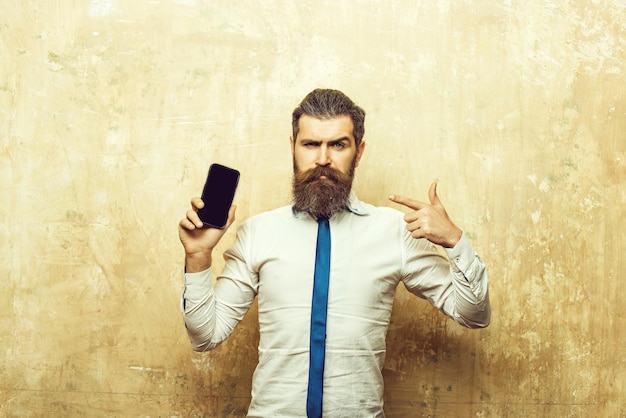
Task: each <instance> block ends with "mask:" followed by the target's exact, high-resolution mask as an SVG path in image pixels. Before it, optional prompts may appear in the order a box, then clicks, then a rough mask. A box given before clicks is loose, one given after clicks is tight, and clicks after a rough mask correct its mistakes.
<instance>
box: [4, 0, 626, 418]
mask: <svg viewBox="0 0 626 418" xmlns="http://www.w3.org/2000/svg"><path fill="white" fill-rule="evenodd" d="M0 10H2V11H1V12H0V178H1V183H0V199H1V204H0V331H1V333H0V347H1V350H0V415H2V416H20V417H28V416H33V417H35V416H181V417H182V416H185V417H187V416H209V417H212V416H220V417H221V416H242V415H243V414H244V413H245V408H246V406H247V403H248V400H249V391H250V379H251V374H252V370H253V367H254V365H255V362H256V344H257V338H258V336H257V329H256V325H255V319H256V312H255V311H254V310H253V311H251V312H250V313H249V315H248V316H247V317H246V319H245V320H244V322H243V324H242V326H241V327H240V328H239V329H238V330H237V332H236V333H235V335H234V336H233V337H231V339H230V340H229V341H228V342H227V343H226V344H225V345H224V346H223V347H221V348H220V349H218V350H216V351H214V352H212V353H210V354H204V355H200V354H195V353H193V352H192V351H191V349H190V347H189V344H188V341H187V337H186V334H185V330H184V328H183V325H182V321H181V315H180V313H179V305H178V304H179V295H180V291H181V283H182V276H181V271H182V268H181V261H182V249H181V247H180V245H179V243H178V239H177V233H176V224H177V222H178V220H179V219H180V217H181V216H183V214H184V212H185V210H186V208H187V206H188V200H189V198H190V197H191V196H192V195H196V194H198V193H199V192H200V189H201V187H202V183H203V181H204V176H205V172H206V170H207V168H208V166H209V164H210V163H211V162H213V161H219V162H222V163H225V164H228V165H232V166H235V167H238V168H239V169H241V171H242V179H241V186H240V189H239V191H238V195H237V204H238V205H239V211H238V216H239V220H243V219H245V218H247V217H249V216H251V215H253V214H256V213H259V212H260V211H263V210H266V209H269V208H272V207H275V206H277V205H282V204H285V203H287V202H288V200H289V193H290V176H291V162H290V154H289V147H288V137H289V134H290V112H291V110H292V109H293V107H294V106H295V105H296V104H297V102H298V101H299V100H300V99H301V98H302V97H303V96H304V95H305V94H306V93H308V92H309V91H310V90H311V89H313V88H315V87H318V86H322V87H334V88H339V89H341V90H343V91H345V92H346V93H347V94H349V95H350V96H352V97H353V98H354V99H355V100H356V101H357V102H358V103H360V104H361V105H362V106H363V107H364V108H365V109H366V110H367V112H368V121H367V132H366V138H365V140H366V142H367V144H368V146H367V150H366V154H365V157H364V160H363V162H362V164H361V167H360V169H359V170H358V172H357V181H356V185H355V188H356V190H357V193H358V194H359V195H360V196H361V197H362V198H364V199H366V200H369V201H371V202H373V203H375V204H379V205H386V204H387V201H386V196H387V194H388V193H391V192H393V193H402V194H408V195H411V196H413V197H415V198H419V199H426V196H427V188H428V184H429V183H430V182H431V181H432V180H434V179H438V180H439V182H440V184H439V192H440V195H441V198H442V200H443V202H444V204H445V205H446V207H447V208H448V211H449V212H450V213H451V214H452V216H453V218H454V219H455V220H456V221H457V223H459V224H460V225H461V226H462V227H464V228H465V230H466V231H467V233H468V234H469V235H470V236H471V238H472V240H473V242H474V245H475V247H476V249H477V250H478V251H479V253H480V254H481V256H482V258H483V259H484V260H485V261H486V263H487V264H488V265H489V268H490V275H491V298H492V304H493V322H492V325H491V326H490V327H489V328H488V329H486V330H480V331H470V330H465V329H462V328H460V327H458V326H456V325H454V324H453V323H451V322H450V321H448V320H446V319H444V318H443V317H442V315H440V314H439V313H437V312H434V311H433V310H432V309H431V308H430V307H429V306H428V305H427V304H426V303H425V302H424V301H421V300H415V299H413V298H408V297H407V295H406V293H405V292H404V291H401V292H400V293H399V294H398V297H397V301H396V305H395V307H394V316H393V320H392V324H391V328H390V331H389V335H388V346H389V350H388V351H389V354H388V359H387V363H386V367H385V370H384V372H385V378H386V382H387V387H386V392H385V395H386V410H387V413H388V416H389V417H413V416H436V417H498V416H509V417H518V416H525V417H528V416H532V417H535V416H537V417H540V416H545V417H557V416H558V417H590V416H606V417H609V416H610V417H624V416H626V407H625V406H624V398H625V396H626V350H625V349H624V347H625V346H626V327H625V325H626V324H625V322H624V321H625V316H626V305H625V304H624V303H623V300H624V291H625V285H624V279H625V277H624V273H625V272H626V262H625V259H624V255H623V253H624V252H625V251H626V242H625V238H624V235H625V233H626V209H625V208H626V188H625V185H626V184H625V183H626V96H625V93H626V82H625V81H626V2H624V1H623V0H607V1H583V0H580V1H567V0H564V1H556V2H555V1H549V0H530V1H524V2H522V1H512V0H504V1H495V0H494V1H492V0H485V1H470V0H465V1H451V0H449V1H445V0H439V1H424V2H415V1H409V0H405V1H389V2H387V1H373V0H361V1H341V2H336V1H322V0H318V1H308V2H292V1H264V2H259V3H253V2H231V1H226V0H220V1H208V0H207V1H200V0H197V1H195V0H185V1H183V0H160V1H159V0H155V1H149V0H136V1H135V0H132V1H131V0H91V1H88V0H83V1H78V0H75V1H71V0H57V1H52V0H50V1H48V0H46V1H44V0H39V1H35V0H28V1H21V2H17V1H9V0H0ZM234 230H235V228H233V229H232V230H231V231H230V232H229V234H228V235H227V237H226V239H225V240H224V241H225V242H224V244H227V243H228V242H232V239H233V238H234ZM218 267H220V266H219V265H218Z"/></svg>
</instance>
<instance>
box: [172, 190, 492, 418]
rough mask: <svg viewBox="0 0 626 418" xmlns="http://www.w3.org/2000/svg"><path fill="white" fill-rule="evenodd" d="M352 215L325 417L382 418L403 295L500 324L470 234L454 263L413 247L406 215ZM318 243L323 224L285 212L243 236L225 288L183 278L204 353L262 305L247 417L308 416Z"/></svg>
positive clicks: (206, 274) (340, 248) (204, 276)
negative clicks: (395, 317) (401, 288)
mask: <svg viewBox="0 0 626 418" xmlns="http://www.w3.org/2000/svg"><path fill="white" fill-rule="evenodd" d="M349 209H350V210H346V211H344V212H341V213H338V214H336V215H334V216H333V217H332V218H331V219H330V231H331V232H330V234H331V251H332V252H331V264H330V270H331V271H330V284H329V296H328V320H327V321H328V322H327V340H326V364H325V369H324V398H323V416H328V417H349V418H356V417H368V418H369V417H383V416H384V413H383V377H382V367H383V363H384V360H385V336H386V333H387V327H388V325H389V318H390V315H391V309H392V305H393V299H394V295H395V292H396V287H397V286H398V284H399V283H400V282H402V283H404V285H405V286H406V288H407V289H408V290H409V291H410V292H411V293H413V294H415V295H417V296H419V297H421V298H424V299H427V300H428V301H429V302H430V303H431V304H432V305H433V306H435V307H436V308H438V309H440V310H441V311H442V312H443V313H445V314H446V315H448V316H449V317H451V318H452V319H454V320H455V321H456V322H458V323H459V324H461V325H463V326H466V327H470V328H478V327H485V326H487V325H488V324H489V320H490V304H489V295H488V286H487V272H486V269H485V265H484V264H483V263H482V261H481V260H480V259H479V258H478V256H477V255H476V254H475V253H474V250H473V249H472V247H471V245H470V243H469V241H468V240H467V238H466V236H465V234H463V236H462V237H461V240H460V241H459V243H458V244H457V245H456V246H455V247H454V248H453V249H446V252H447V256H448V257H447V258H446V257H445V256H444V255H442V254H441V252H440V251H438V248H437V247H436V246H435V245H433V244H431V243H430V242H429V241H427V240H425V239H414V238H412V237H411V235H410V234H409V232H408V231H407V229H406V223H405V222H404V219H403V216H404V214H403V213H401V212H400V211H398V210H395V209H391V208H387V207H375V206H372V205H370V204H367V203H364V202H361V201H359V200H358V199H357V198H356V196H355V195H354V194H352V195H351V199H350V207H349ZM316 237H317V222H316V221H315V220H314V219H313V218H312V217H311V216H309V215H308V214H306V213H302V212H296V211H294V210H293V208H292V206H285V207H282V208H278V209H275V210H273V211H270V212H265V213H262V214H260V215H257V216H254V217H252V218H250V219H249V220H247V221H246V222H244V223H243V224H242V225H241V227H240V228H239V230H238V231H237V239H236V241H235V243H234V244H233V246H232V247H231V248H230V249H228V250H227V251H226V252H225V253H224V258H225V261H226V264H225V266H224V269H223V271H222V273H221V274H220V275H219V277H218V278H217V281H216V284H215V287H213V286H212V275H211V271H210V269H208V270H206V271H203V272H199V273H187V274H185V289H184V292H183V301H182V303H183V314H184V319H185V323H186V326H187V331H188V334H189V337H190V340H191V343H192V346H193V348H194V349H195V350H197V351H205V350H211V349H213V348H215V347H217V346H218V345H219V344H220V343H221V342H222V341H224V340H225V339H226V338H227V337H228V336H229V335H230V334H231V332H232V331H233V329H234V328H235V326H236V325H237V324H238V323H239V321H241V319H242V318H243V316H244V315H245V313H246V312H247V311H248V309H249V308H250V306H251V305H252V303H253V301H254V298H255V297H258V298H259V299H258V309H259V325H260V341H259V363H258V365H257V367H256V370H255V372H254V377H253V382H252V402H251V404H250V408H249V411H248V416H249V417H305V416H306V396H307V382H308V369H309V327H310V315H311V298H312V292H313V271H314V268H315V246H316Z"/></svg>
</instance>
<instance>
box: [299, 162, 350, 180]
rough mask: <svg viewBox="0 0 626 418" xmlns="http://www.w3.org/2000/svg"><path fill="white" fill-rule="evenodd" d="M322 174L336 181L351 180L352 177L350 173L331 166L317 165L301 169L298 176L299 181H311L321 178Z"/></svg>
mask: <svg viewBox="0 0 626 418" xmlns="http://www.w3.org/2000/svg"><path fill="white" fill-rule="evenodd" d="M322 176H324V177H326V178H327V179H328V180H331V181H333V182H335V183H339V182H346V181H350V180H351V178H352V176H351V175H350V173H348V174H344V173H342V172H341V171H339V170H337V169H334V168H331V167H329V166H317V167H314V168H311V169H309V170H306V171H299V172H297V173H296V178H297V180H298V182H301V183H310V182H313V181H316V180H319V178H320V177H322Z"/></svg>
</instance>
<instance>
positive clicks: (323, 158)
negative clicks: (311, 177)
mask: <svg viewBox="0 0 626 418" xmlns="http://www.w3.org/2000/svg"><path fill="white" fill-rule="evenodd" d="M315 164H317V165H320V166H327V165H330V150H329V149H328V146H327V145H326V144H323V145H321V146H320V147H319V152H318V154H317V161H315Z"/></svg>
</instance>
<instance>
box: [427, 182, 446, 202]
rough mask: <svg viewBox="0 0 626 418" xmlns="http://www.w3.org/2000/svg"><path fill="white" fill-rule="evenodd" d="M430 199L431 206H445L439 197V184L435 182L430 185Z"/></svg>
mask: <svg viewBox="0 0 626 418" xmlns="http://www.w3.org/2000/svg"><path fill="white" fill-rule="evenodd" d="M428 198H429V199H430V204H431V205H433V206H443V205H442V204H441V200H439V196H438V195H437V182H436V181H435V182H433V184H431V185H430V189H428Z"/></svg>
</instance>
